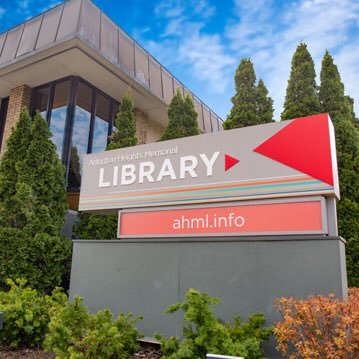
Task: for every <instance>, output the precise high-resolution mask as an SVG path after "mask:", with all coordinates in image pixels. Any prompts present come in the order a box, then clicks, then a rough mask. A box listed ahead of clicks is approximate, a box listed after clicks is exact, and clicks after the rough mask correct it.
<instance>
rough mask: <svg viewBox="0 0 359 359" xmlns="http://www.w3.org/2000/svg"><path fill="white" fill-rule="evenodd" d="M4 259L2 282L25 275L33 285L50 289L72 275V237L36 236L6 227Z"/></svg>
mask: <svg viewBox="0 0 359 359" xmlns="http://www.w3.org/2000/svg"><path fill="white" fill-rule="evenodd" d="M0 263H1V265H0V286H1V284H4V283H5V281H6V279H7V278H11V279H13V280H14V279H16V278H24V279H26V280H27V283H28V284H29V286H30V287H32V288H35V289H36V290H39V291H43V292H48V293H49V292H51V290H52V289H53V288H55V287H56V286H59V285H61V284H62V283H63V282H64V281H66V280H68V278H69V275H70V266H71V241H70V240H69V239H68V238H66V237H59V236H50V235H48V234H45V233H39V234H37V235H35V236H34V237H32V236H31V235H29V234H27V233H26V232H25V231H23V230H21V229H17V228H2V229H0Z"/></svg>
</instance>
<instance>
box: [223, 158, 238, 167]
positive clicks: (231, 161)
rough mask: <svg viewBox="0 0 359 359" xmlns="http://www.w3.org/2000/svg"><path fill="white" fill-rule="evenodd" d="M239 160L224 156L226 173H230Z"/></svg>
mask: <svg viewBox="0 0 359 359" xmlns="http://www.w3.org/2000/svg"><path fill="white" fill-rule="evenodd" d="M238 162H239V160H237V158H234V157H232V156H230V155H224V169H225V171H228V170H229V169H230V168H232V167H233V166H234V165H235V164H237V163H238Z"/></svg>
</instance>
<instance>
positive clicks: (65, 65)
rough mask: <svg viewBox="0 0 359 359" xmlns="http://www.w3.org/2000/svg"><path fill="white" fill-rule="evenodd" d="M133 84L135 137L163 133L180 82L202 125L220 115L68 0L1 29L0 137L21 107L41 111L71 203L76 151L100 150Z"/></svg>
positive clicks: (208, 127)
mask: <svg viewBox="0 0 359 359" xmlns="http://www.w3.org/2000/svg"><path fill="white" fill-rule="evenodd" d="M128 87H131V89H132V93H133V96H134V99H135V106H136V108H135V115H136V127H137V136H138V139H139V143H148V142H153V141H156V140H158V139H159V138H160V136H161V134H162V132H163V130H164V128H165V126H166V123H167V121H168V118H167V105H168V104H169V102H170V101H171V99H172V96H173V94H174V92H175V91H176V90H177V89H178V88H179V89H180V91H182V92H183V93H185V92H189V93H190V94H191V95H192V96H193V100H194V104H195V108H196V111H197V113H198V124H199V127H200V130H201V131H202V132H215V131H219V130H221V129H222V126H221V119H220V118H219V117H218V116H217V115H216V114H215V113H214V112H213V111H211V110H210V109H209V108H208V107H207V106H206V105H205V104H204V103H203V102H202V101H201V100H199V98H198V97H197V96H195V95H194V94H193V93H192V92H191V91H190V90H189V89H187V88H186V87H185V86H184V85H183V84H182V83H181V82H180V81H179V80H178V79H177V78H176V77H174V76H173V75H172V74H171V73H170V72H169V71H168V70H166V69H165V67H164V66H162V65H161V64H160V63H159V62H158V61H156V59H154V58H153V57H152V56H151V55H150V54H149V53H148V52H146V50H144V49H143V48H142V47H141V46H140V45H139V44H138V43H136V42H135V41H134V40H133V39H131V38H130V37H129V36H128V35H127V34H126V33H125V32H124V31H123V30H122V29H121V28H120V27H119V26H117V25H116V24H114V23H113V22H112V21H111V19H110V18H109V17H108V16H107V15H105V14H104V13H103V12H101V10H100V9H98V8H97V7H96V6H95V5H94V4H93V3H92V2H91V1H90V0H68V1H66V2H64V3H62V4H60V5H58V6H56V7H54V8H52V9H50V10H48V11H46V12H44V13H42V14H40V15H38V16H35V17H33V18H31V19H29V20H27V21H26V22H24V23H22V24H20V25H17V26H16V27H14V28H12V29H9V30H8V31H6V32H4V33H1V34H0V99H1V107H0V140H1V153H3V152H4V151H5V149H6V140H7V139H8V137H9V135H10V133H11V129H12V127H13V126H14V125H15V124H16V121H17V120H18V118H19V113H20V110H21V108H22V107H23V106H26V107H28V108H29V109H30V111H31V112H34V111H35V110H39V111H40V112H41V113H42V115H43V117H44V118H46V120H47V122H48V124H49V126H50V129H51V131H52V134H53V141H54V143H55V144H56V147H57V152H58V154H59V157H60V158H61V160H62V162H63V163H64V164H65V166H66V176H67V183H68V200H69V205H70V208H72V209H76V208H77V203H78V195H79V189H80V183H81V169H80V168H81V156H82V155H83V154H85V153H92V152H97V151H102V150H104V149H105V148H106V144H107V141H108V136H109V135H110V134H111V131H112V128H113V120H114V116H115V113H116V111H117V108H118V104H119V101H120V99H121V97H122V95H123V94H124V92H125V91H126V90H127V88H128Z"/></svg>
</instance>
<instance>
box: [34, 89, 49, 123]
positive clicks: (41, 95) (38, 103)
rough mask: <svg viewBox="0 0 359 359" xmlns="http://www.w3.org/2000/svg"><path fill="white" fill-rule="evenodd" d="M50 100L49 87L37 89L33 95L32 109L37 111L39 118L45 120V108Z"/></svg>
mask: <svg viewBox="0 0 359 359" xmlns="http://www.w3.org/2000/svg"><path fill="white" fill-rule="evenodd" d="M49 98H50V86H46V87H42V88H39V89H37V90H36V91H35V93H34V100H33V108H34V110H35V111H39V112H40V113H41V116H42V117H43V118H45V119H46V115H47V107H48V104H49Z"/></svg>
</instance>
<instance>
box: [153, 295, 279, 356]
mask: <svg viewBox="0 0 359 359" xmlns="http://www.w3.org/2000/svg"><path fill="white" fill-rule="evenodd" d="M219 302H220V301H219V299H218V298H212V297H210V296H208V294H206V293H201V292H199V291H197V290H194V289H190V290H189V291H188V292H187V294H186V296H185V300H184V301H183V302H182V303H176V304H173V305H171V306H169V307H168V309H167V310H166V313H175V312H178V311H180V310H181V311H183V312H184V322H185V326H184V327H183V333H182V334H183V339H182V340H181V339H179V338H177V337H171V338H169V339H165V338H164V337H163V336H161V335H159V334H157V335H156V338H157V339H158V340H159V341H160V342H161V345H162V347H161V349H162V352H163V358H167V359H187V358H203V359H204V358H206V355H207V354H208V353H212V354H224V355H233V356H243V357H245V358H248V359H254V358H258V359H259V358H263V351H262V349H261V343H262V341H263V340H268V338H269V336H270V335H271V333H272V329H271V328H263V325H264V324H265V322H266V320H265V317H264V315H263V314H260V313H257V314H254V315H252V316H250V317H249V319H248V322H247V323H242V321H241V319H240V317H237V318H236V319H235V321H234V323H233V324H231V323H224V324H223V323H221V321H220V320H219V319H218V318H216V317H215V316H214V314H213V309H212V308H211V306H212V305H213V304H219Z"/></svg>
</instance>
